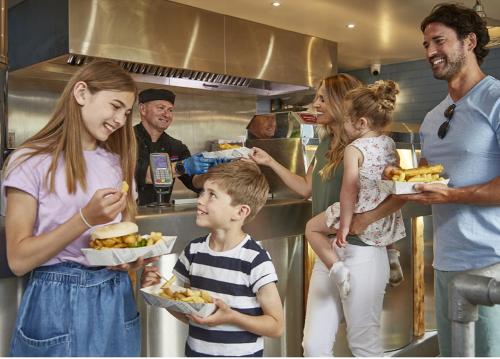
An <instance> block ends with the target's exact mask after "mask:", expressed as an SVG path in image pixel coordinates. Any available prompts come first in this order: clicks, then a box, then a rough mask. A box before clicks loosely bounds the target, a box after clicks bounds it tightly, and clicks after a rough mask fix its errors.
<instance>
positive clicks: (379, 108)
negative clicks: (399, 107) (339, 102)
mask: <svg viewBox="0 0 500 359" xmlns="http://www.w3.org/2000/svg"><path fill="white" fill-rule="evenodd" d="M398 93H399V86H398V84H397V83H396V82H394V81H392V80H380V81H377V82H375V83H374V84H372V85H368V86H363V87H360V88H357V89H354V90H352V91H351V92H349V93H348V94H347V96H346V97H345V101H346V103H348V106H346V110H347V111H346V117H347V120H350V121H354V122H355V121H357V120H358V119H360V118H361V117H364V118H366V119H367V120H368V122H369V126H370V128H372V129H374V130H382V129H384V127H386V126H387V125H388V124H389V123H390V122H391V121H392V113H393V112H394V109H395V107H396V95H397V94H398Z"/></svg>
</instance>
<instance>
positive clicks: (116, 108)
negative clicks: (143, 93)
mask: <svg viewBox="0 0 500 359" xmlns="http://www.w3.org/2000/svg"><path fill="white" fill-rule="evenodd" d="M136 94H137V89H136V84H135V83H134V81H133V80H132V78H131V77H130V75H129V74H128V73H126V72H125V71H124V70H123V69H121V68H120V67H119V66H118V65H116V64H114V63H113V62H110V61H95V62H92V63H90V64H88V65H85V66H83V67H82V68H81V69H80V70H79V71H78V72H76V73H75V74H74V75H73V77H72V78H71V79H70V80H69V82H68V84H67V85H66V87H65V89H64V91H63V93H62V95H61V97H60V98H59V100H58V102H57V105H56V108H55V111H54V113H53V115H52V117H51V118H50V120H49V121H48V123H47V124H46V125H45V126H44V127H43V128H42V129H41V130H40V131H39V132H38V133H37V134H35V135H34V136H33V137H31V138H29V139H28V140H26V142H24V143H23V144H22V145H21V146H20V147H19V148H18V149H17V150H16V151H15V152H14V153H13V154H12V155H11V156H10V157H9V159H8V161H7V162H6V164H5V168H4V171H3V180H2V193H4V194H5V196H6V198H5V200H6V204H7V207H6V219H5V228H6V237H7V259H8V263H9V267H10V269H11V270H12V272H13V273H14V274H16V275H17V276H23V275H25V274H28V273H30V274H29V281H28V284H27V287H26V290H25V291H24V294H23V298H22V301H21V306H20V308H19V311H18V314H17V320H16V324H15V327H14V332H13V334H12V341H11V349H10V355H11V356H23V357H31V356H45V357H48V356H65V357H69V356H88V357H97V356H110V357H111V356H127V357H131V356H139V354H140V341H141V336H140V318H139V316H138V313H137V309H136V305H135V300H134V295H133V291H132V286H131V281H130V278H129V276H128V274H127V270H129V269H130V270H135V269H138V268H139V267H140V266H142V265H143V264H144V263H146V262H148V261H150V260H146V261H142V260H138V261H137V262H136V263H131V264H126V265H121V266H117V267H113V268H104V267H88V263H87V261H86V259H85V257H84V255H83V253H82V252H81V249H82V248H84V247H88V246H89V240H90V232H91V230H92V229H93V228H94V226H98V225H101V224H105V223H110V222H114V223H116V222H120V221H122V220H123V219H125V220H133V218H134V215H135V213H136V202H135V198H134V194H135V191H133V190H130V191H128V192H127V193H122V192H121V190H120V188H119V187H120V185H121V183H122V181H123V180H125V181H127V182H128V183H130V184H131V185H132V186H131V188H134V179H133V178H134V177H133V176H134V169H135V157H136V142H135V137H134V132H133V129H132V116H131V113H132V106H133V104H134V102H135V97H136Z"/></svg>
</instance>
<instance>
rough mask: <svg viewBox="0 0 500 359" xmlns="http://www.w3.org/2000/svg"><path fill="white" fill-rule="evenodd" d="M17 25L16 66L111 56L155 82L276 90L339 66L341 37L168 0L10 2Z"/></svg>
mask: <svg viewBox="0 0 500 359" xmlns="http://www.w3.org/2000/svg"><path fill="white" fill-rule="evenodd" d="M29 15H31V17H30V19H31V18H32V17H33V18H36V19H40V20H36V21H29V22H26V18H27V16H29ZM9 32H10V36H11V39H12V41H11V47H10V48H9V51H10V52H11V54H12V55H11V58H12V60H11V69H14V70H16V69H21V70H18V71H23V72H24V71H27V72H30V71H34V70H35V71H37V70H41V71H44V72H61V73H64V72H74V71H75V68H76V67H77V66H74V65H81V64H83V63H85V62H86V61H89V60H91V59H93V58H107V59H114V60H117V61H118V62H120V64H121V65H122V66H123V67H124V68H126V69H127V70H129V71H131V72H133V73H135V74H139V75H141V76H146V77H147V78H148V79H149V80H147V82H149V81H150V82H153V83H158V81H159V79H161V81H162V83H163V84H164V85H173V86H186V87H199V88H206V89H214V88H218V89H224V88H225V87H227V86H229V87H231V88H233V90H234V89H235V88H238V87H239V88H246V89H249V88H251V89H253V90H254V92H253V93H254V94H256V93H258V94H260V95H273V94H279V93H289V92H293V91H298V90H303V89H308V88H310V87H313V86H316V85H317V84H318V83H319V81H320V80H321V79H322V78H324V77H325V76H328V75H331V74H334V73H336V71H337V61H336V59H337V44H336V43H335V42H331V41H327V40H324V39H320V38H316V37H312V36H307V35H303V34H298V33H295V32H291V31H286V30H281V29H277V28H274V27H271V26H267V25H262V24H258V23H254V22H251V21H247V20H242V19H237V18H234V17H230V16H226V15H222V14H217V13H213V12H210V11H206V10H202V9H198V8H194V7H190V6H186V5H182V4H178V3H173V2H170V1H166V0H99V1H89V0H50V1H45V2H43V3H42V2H40V1H37V0H25V1H23V2H22V3H20V4H18V5H17V6H15V7H13V8H11V9H10V11H9ZM14 42H15V44H16V45H15V46H14V44H13V43H14ZM19 44H23V46H19ZM69 64H71V65H69ZM32 65H34V66H32ZM285 84H288V85H285Z"/></svg>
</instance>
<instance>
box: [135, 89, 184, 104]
mask: <svg viewBox="0 0 500 359" xmlns="http://www.w3.org/2000/svg"><path fill="white" fill-rule="evenodd" d="M155 100H165V101H168V102H170V103H171V104H172V105H173V104H174V102H175V94H174V93H173V92H172V91H169V90H164V89H147V90H144V91H141V92H140V93H139V103H146V102H149V101H155Z"/></svg>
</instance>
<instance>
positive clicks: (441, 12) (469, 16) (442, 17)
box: [420, 3, 490, 65]
mask: <svg viewBox="0 0 500 359" xmlns="http://www.w3.org/2000/svg"><path fill="white" fill-rule="evenodd" d="M432 22H439V23H441V24H443V25H446V26H448V27H449V28H452V29H453V30H455V32H456V33H457V36H458V38H459V39H460V40H463V39H465V38H466V37H467V35H469V34H470V33H474V34H476V38H477V45H476V47H475V48H474V54H475V55H476V59H477V63H478V64H479V65H481V64H482V63H483V60H484V58H485V57H486V55H488V52H489V51H490V50H488V49H486V48H485V46H486V44H487V43H488V42H490V35H489V34H488V29H487V27H486V22H485V21H484V20H483V19H482V18H481V16H479V15H478V13H477V12H475V11H474V10H473V9H469V8H468V7H465V6H462V5H459V4H447V3H445V4H438V5H436V6H434V8H433V9H432V11H431V13H430V15H429V16H427V17H426V18H425V19H424V20H423V21H422V23H421V24H420V29H421V30H422V32H424V31H425V28H426V27H427V25H429V24H430V23H432Z"/></svg>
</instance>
